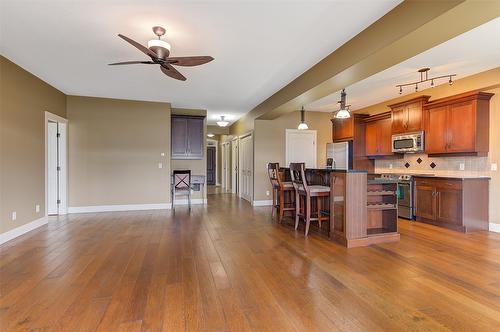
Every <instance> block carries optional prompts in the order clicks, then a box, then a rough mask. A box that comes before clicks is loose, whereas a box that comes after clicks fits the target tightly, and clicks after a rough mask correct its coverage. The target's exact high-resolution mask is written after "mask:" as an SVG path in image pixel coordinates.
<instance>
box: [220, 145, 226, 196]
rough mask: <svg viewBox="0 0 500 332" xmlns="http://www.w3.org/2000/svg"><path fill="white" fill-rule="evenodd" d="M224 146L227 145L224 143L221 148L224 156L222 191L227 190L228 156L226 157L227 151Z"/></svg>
mask: <svg viewBox="0 0 500 332" xmlns="http://www.w3.org/2000/svg"><path fill="white" fill-rule="evenodd" d="M224 144H225V143H222V144H221V146H220V148H221V156H222V158H221V159H222V165H221V166H222V168H221V177H222V179H221V186H222V189H226V185H227V184H226V164H227V163H226V159H227V155H226V149H225V148H224Z"/></svg>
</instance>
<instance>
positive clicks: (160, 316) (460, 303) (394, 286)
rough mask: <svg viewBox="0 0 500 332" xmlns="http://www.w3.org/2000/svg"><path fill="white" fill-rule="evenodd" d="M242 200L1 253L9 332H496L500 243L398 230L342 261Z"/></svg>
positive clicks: (88, 218)
mask: <svg viewBox="0 0 500 332" xmlns="http://www.w3.org/2000/svg"><path fill="white" fill-rule="evenodd" d="M270 216H271V212H270V207H261V208H255V209H252V208H251V207H250V206H249V205H248V203H246V202H243V201H240V200H238V199H236V198H234V196H233V195H211V197H210V198H209V205H208V207H202V206H199V205H194V206H193V209H192V213H191V215H189V214H188V213H187V209H185V208H179V209H177V212H176V215H175V217H173V216H172V214H171V212H170V211H168V212H166V211H146V212H119V213H101V214H80V215H70V216H67V217H64V218H59V220H54V221H52V222H50V224H49V226H48V227H47V226H44V227H42V228H40V229H38V230H36V231H34V232H31V233H29V234H27V235H25V236H23V237H21V238H18V239H16V240H13V241H11V242H9V243H7V244H5V245H3V246H2V247H0V248H1V261H0V267H1V271H0V273H1V274H0V277H1V280H0V292H1V298H0V322H1V325H0V330H2V331H18V330H37V329H40V330H57V331H93V330H98V331H121V330H124V331H139V330H145V331H160V330H163V331H184V330H189V331H243V330H254V331H312V330H315V331H409V330H422V331H423V330H433V331H434V330H436V331H444V330H452V331H460V330H463V331H493V330H497V331H498V329H499V327H500V234H495V233H488V232H479V233H474V234H462V233H458V232H453V231H449V230H444V229H439V228H436V227H433V226H430V225H423V224H410V223H408V222H406V221H401V222H400V228H401V241H400V242H399V243H391V244H383V245H376V246H372V247H366V248H355V249H346V248H344V247H341V246H339V245H336V244H333V243H331V242H329V241H326V240H324V239H322V238H319V237H315V236H310V237H309V238H304V236H303V234H302V232H294V231H292V230H291V229H290V228H287V227H285V226H279V225H276V223H274V222H273V221H271V219H270Z"/></svg>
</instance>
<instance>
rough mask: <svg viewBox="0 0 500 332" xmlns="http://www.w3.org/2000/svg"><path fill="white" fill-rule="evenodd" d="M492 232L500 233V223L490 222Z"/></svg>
mask: <svg viewBox="0 0 500 332" xmlns="http://www.w3.org/2000/svg"><path fill="white" fill-rule="evenodd" d="M490 232H495V233H500V224H494V223H492V222H490Z"/></svg>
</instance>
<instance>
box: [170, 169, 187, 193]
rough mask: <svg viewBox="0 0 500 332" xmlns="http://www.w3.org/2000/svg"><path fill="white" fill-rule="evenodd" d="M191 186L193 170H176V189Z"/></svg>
mask: <svg viewBox="0 0 500 332" xmlns="http://www.w3.org/2000/svg"><path fill="white" fill-rule="evenodd" d="M189 188H191V170H174V190H186V189H189Z"/></svg>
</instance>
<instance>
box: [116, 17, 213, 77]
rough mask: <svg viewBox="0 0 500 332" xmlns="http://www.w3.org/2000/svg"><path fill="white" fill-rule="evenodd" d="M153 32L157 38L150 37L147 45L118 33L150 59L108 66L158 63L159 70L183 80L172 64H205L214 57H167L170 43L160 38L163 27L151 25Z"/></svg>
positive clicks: (187, 65) (186, 65)
mask: <svg viewBox="0 0 500 332" xmlns="http://www.w3.org/2000/svg"><path fill="white" fill-rule="evenodd" d="M153 32H154V34H155V35H156V36H158V39H152V40H150V41H149V42H148V47H145V46H143V45H141V44H139V43H138V42H136V41H134V40H132V39H130V38H128V37H127V36H124V35H122V34H119V35H118V37H120V38H122V39H123V40H125V41H127V42H128V43H130V44H132V46H135V47H136V48H138V49H139V51H141V52H143V53H144V54H146V55H147V56H149V57H150V58H151V61H124V62H115V63H110V64H109V65H110V66H116V65H132V64H148V65H160V69H161V71H162V72H163V73H164V74H165V75H167V76H170V77H172V78H175V79H176V80H181V81H185V80H186V77H184V76H183V75H182V74H181V73H179V71H177V69H175V68H174V67H173V66H184V67H194V66H199V65H202V64H205V63H207V62H210V61H212V60H213V59H214V58H212V57H211V56H184V57H169V55H170V44H169V43H167V42H166V41H164V40H161V36H163V35H164V34H165V28H162V27H159V26H156V27H153Z"/></svg>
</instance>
